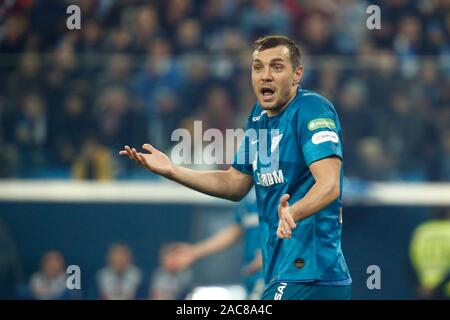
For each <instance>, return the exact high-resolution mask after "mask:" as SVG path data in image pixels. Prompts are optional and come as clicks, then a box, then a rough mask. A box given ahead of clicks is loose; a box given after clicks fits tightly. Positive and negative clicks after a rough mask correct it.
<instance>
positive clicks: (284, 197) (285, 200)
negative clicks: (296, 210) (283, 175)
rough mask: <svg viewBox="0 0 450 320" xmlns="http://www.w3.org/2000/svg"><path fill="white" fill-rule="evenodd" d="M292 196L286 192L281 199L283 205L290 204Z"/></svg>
mask: <svg viewBox="0 0 450 320" xmlns="http://www.w3.org/2000/svg"><path fill="white" fill-rule="evenodd" d="M290 197H291V196H290V195H289V194H287V193H285V194H284V195H283V196H282V197H281V199H280V204H281V206H286V205H289V203H288V200H289V198H290Z"/></svg>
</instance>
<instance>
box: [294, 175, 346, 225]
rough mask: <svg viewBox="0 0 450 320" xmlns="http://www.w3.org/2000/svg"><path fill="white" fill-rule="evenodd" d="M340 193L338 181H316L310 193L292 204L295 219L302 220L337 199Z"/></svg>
mask: <svg viewBox="0 0 450 320" xmlns="http://www.w3.org/2000/svg"><path fill="white" fill-rule="evenodd" d="M339 194H340V187H339V183H338V182H321V183H317V182H316V183H315V184H314V185H313V187H312V188H311V189H310V190H309V191H308V193H307V194H306V195H305V196H304V197H303V198H302V199H301V200H299V201H297V202H296V203H294V205H292V206H291V210H292V211H291V212H292V216H293V218H294V220H295V221H301V220H304V219H306V218H308V217H309V216H311V215H313V214H314V213H316V212H318V211H319V210H321V209H323V208H324V207H326V206H327V205H329V204H330V203H331V202H333V201H334V200H336V199H337V198H338V197H339Z"/></svg>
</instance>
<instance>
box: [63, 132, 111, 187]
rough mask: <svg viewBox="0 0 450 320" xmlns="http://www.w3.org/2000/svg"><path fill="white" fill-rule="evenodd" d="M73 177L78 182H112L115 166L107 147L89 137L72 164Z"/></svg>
mask: <svg viewBox="0 0 450 320" xmlns="http://www.w3.org/2000/svg"><path fill="white" fill-rule="evenodd" d="M71 170H72V176H73V178H74V179H77V180H102V181H105V180H112V178H113V177H114V172H115V166H114V163H113V160H112V157H111V153H110V151H109V149H108V148H107V147H105V146H104V145H102V144H100V143H99V142H98V140H97V139H96V138H95V137H93V136H89V137H87V138H86V139H85V140H84V141H83V143H82V145H81V149H80V152H79V154H77V155H76V156H75V158H74V160H73V163H72V168H71Z"/></svg>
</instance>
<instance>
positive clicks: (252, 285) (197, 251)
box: [168, 190, 264, 300]
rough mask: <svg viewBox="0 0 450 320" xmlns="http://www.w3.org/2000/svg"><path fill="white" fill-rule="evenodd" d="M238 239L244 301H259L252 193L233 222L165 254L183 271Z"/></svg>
mask: <svg viewBox="0 0 450 320" xmlns="http://www.w3.org/2000/svg"><path fill="white" fill-rule="evenodd" d="M241 239H242V240H243V242H244V259H243V263H244V268H243V270H242V274H243V276H244V279H243V282H244V284H245V289H246V292H247V299H249V300H259V299H260V298H261V295H262V292H263V291H264V276H263V270H262V257H261V247H260V235H259V228H258V208H257V203H256V195H255V192H254V190H251V191H250V192H249V194H248V195H247V196H246V197H245V198H244V199H243V200H241V202H240V203H239V204H238V206H237V207H236V209H235V217H234V222H233V223H231V224H230V225H229V226H227V227H225V228H223V229H222V230H220V231H219V232H216V233H214V234H213V235H211V236H209V237H208V238H206V239H205V240H202V241H199V242H197V243H193V244H189V243H176V244H174V245H173V247H172V248H171V250H170V251H169V252H168V255H169V256H170V258H172V259H173V261H174V267H175V268H176V269H179V270H183V269H185V268H187V267H189V266H191V265H192V264H194V263H195V262H196V261H198V260H200V259H203V258H205V257H208V256H211V255H213V254H216V253H219V252H221V251H224V250H226V249H227V248H229V247H231V246H232V245H234V244H236V243H237V242H238V241H239V240H241Z"/></svg>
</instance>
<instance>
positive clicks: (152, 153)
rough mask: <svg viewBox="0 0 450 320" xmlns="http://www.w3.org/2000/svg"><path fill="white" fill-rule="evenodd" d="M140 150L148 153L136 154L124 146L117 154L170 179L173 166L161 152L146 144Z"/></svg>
mask: <svg viewBox="0 0 450 320" xmlns="http://www.w3.org/2000/svg"><path fill="white" fill-rule="evenodd" d="M142 149H144V150H145V151H147V152H148V153H141V152H137V151H136V149H135V148H130V147H129V146H125V147H124V149H123V150H121V151H120V152H119V154H120V155H122V156H128V157H129V158H130V159H131V160H134V161H136V162H137V163H139V164H140V165H141V166H143V167H144V168H147V169H148V170H150V171H152V172H154V173H156V174H159V175H161V176H164V177H168V178H170V176H172V174H173V171H174V165H173V164H172V162H171V161H170V159H169V158H168V157H167V156H166V155H165V154H164V153H163V152H161V151H159V150H158V149H156V148H154V147H153V146H152V145H150V144H148V143H146V144H144V145H143V146H142Z"/></svg>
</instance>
